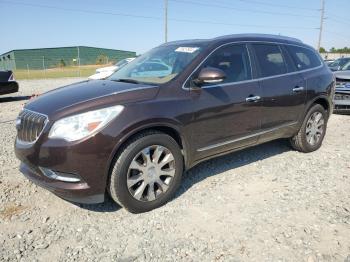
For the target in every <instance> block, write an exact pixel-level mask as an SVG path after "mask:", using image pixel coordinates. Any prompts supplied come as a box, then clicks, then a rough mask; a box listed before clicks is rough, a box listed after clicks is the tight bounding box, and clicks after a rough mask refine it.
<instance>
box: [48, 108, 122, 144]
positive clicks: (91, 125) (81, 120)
mask: <svg viewBox="0 0 350 262" xmlns="http://www.w3.org/2000/svg"><path fill="white" fill-rule="evenodd" d="M123 109H124V106H121V105H118V106H112V107H107V108H102V109H99V110H94V111H89V112H86V113H82V114H79V115H74V116H69V117H66V118H62V119H60V120H58V121H57V122H55V123H54V125H53V126H52V128H51V130H50V133H49V138H62V139H65V140H67V141H75V140H79V139H82V138H84V137H86V136H88V135H90V134H92V133H93V132H96V131H98V130H100V129H102V128H103V127H104V126H106V125H107V124H108V123H109V122H110V121H111V120H112V119H113V118H115V117H117V116H118V115H119V114H120V113H121V112H122V111H123Z"/></svg>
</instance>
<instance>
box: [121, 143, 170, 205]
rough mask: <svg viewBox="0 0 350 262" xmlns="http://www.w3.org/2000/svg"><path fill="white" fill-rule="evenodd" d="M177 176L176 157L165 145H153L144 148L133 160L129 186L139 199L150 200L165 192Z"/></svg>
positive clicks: (129, 171)
mask: <svg viewBox="0 0 350 262" xmlns="http://www.w3.org/2000/svg"><path fill="white" fill-rule="evenodd" d="M174 176H175V159H174V156H173V154H172V153H171V152H170V150H169V149H168V148H166V147H164V146H160V145H152V146H148V147H146V148H144V149H142V150H141V151H140V152H139V153H138V154H136V156H135V157H134V158H133V160H132V161H131V164H130V166H129V169H128V176H127V187H128V190H129V192H130V194H131V195H132V196H133V197H134V198H135V199H136V200H139V201H144V202H149V201H153V200H156V199H157V198H159V197H160V196H161V195H162V194H164V193H165V192H166V191H167V190H168V188H169V185H170V183H171V182H172V179H173V178H174Z"/></svg>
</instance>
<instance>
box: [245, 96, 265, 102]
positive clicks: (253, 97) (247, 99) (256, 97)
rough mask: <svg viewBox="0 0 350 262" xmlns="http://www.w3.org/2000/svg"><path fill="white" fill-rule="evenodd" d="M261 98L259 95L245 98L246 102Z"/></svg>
mask: <svg viewBox="0 0 350 262" xmlns="http://www.w3.org/2000/svg"><path fill="white" fill-rule="evenodd" d="M260 99H261V97H260V96H250V97H247V98H246V99H245V101H246V102H258V101H259V100H260Z"/></svg>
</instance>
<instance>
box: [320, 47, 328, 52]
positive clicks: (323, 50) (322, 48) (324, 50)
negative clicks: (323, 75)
mask: <svg viewBox="0 0 350 262" xmlns="http://www.w3.org/2000/svg"><path fill="white" fill-rule="evenodd" d="M319 52H320V53H327V51H326V49H325V48H324V47H320V50H319Z"/></svg>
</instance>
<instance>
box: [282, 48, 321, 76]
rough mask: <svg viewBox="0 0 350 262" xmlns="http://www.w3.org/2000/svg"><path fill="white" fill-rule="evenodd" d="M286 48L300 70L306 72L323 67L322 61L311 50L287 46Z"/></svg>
mask: <svg viewBox="0 0 350 262" xmlns="http://www.w3.org/2000/svg"><path fill="white" fill-rule="evenodd" d="M286 48H287V50H288V51H289V53H290V55H291V56H292V58H293V61H294V63H295V65H296V67H297V68H298V70H305V69H309V68H314V67H317V66H319V65H321V61H320V59H319V58H318V56H317V55H316V54H315V52H314V51H312V50H311V49H307V48H303V47H298V46H290V45H287V46H286Z"/></svg>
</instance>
